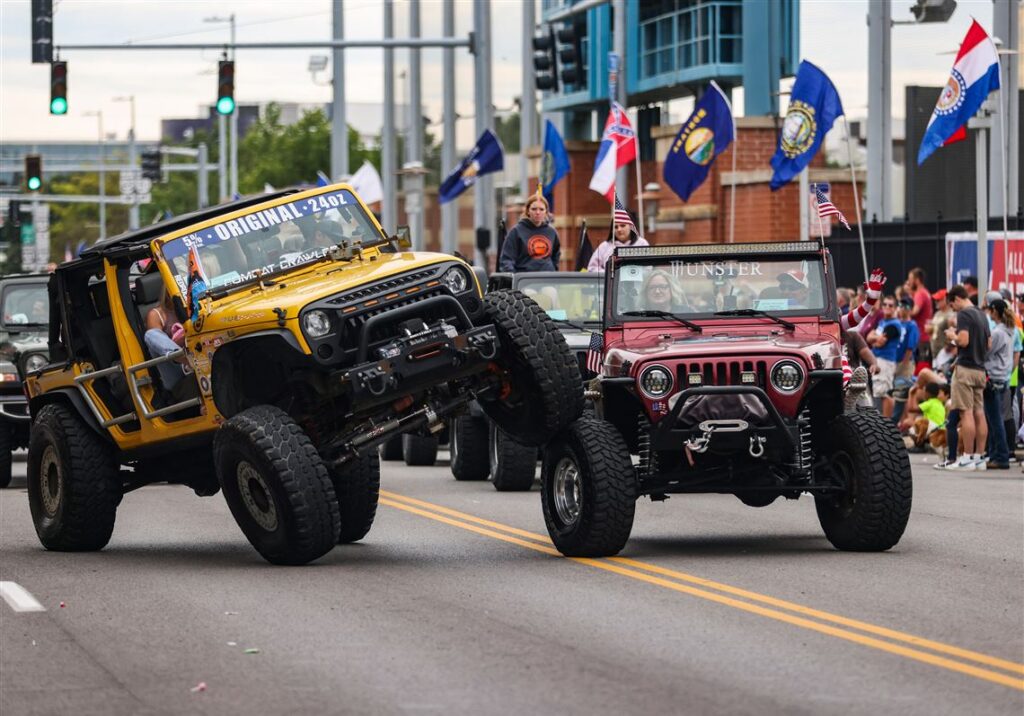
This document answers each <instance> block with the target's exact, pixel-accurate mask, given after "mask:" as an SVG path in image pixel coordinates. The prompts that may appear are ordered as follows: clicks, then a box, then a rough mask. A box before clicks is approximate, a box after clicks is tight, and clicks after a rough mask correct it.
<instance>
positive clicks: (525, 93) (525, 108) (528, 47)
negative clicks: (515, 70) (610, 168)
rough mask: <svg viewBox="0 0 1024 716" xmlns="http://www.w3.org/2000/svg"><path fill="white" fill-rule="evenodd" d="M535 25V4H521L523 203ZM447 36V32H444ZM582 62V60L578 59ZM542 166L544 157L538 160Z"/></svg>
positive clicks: (531, 125) (531, 132)
mask: <svg viewBox="0 0 1024 716" xmlns="http://www.w3.org/2000/svg"><path fill="white" fill-rule="evenodd" d="M534 23H536V3H535V2H534V0H524V2H523V84H522V89H521V90H520V99H519V194H520V195H521V196H522V197H523V200H524V201H525V200H526V198H527V194H529V193H530V162H529V160H528V159H527V158H526V149H527V147H532V146H533V143H534V141H536V137H537V129H536V126H537V101H536V94H535V91H534V88H533V83H534V77H533V75H534V71H533V62H531V61H530V58H531V57H533V29H534V28H533V26H534ZM445 34H448V31H447V30H446V31H445ZM580 60H581V61H582V58H580ZM540 161H541V166H542V167H543V164H544V155H543V154H542V155H541V158H540Z"/></svg>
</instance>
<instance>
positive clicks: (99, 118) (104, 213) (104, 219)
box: [83, 109, 107, 241]
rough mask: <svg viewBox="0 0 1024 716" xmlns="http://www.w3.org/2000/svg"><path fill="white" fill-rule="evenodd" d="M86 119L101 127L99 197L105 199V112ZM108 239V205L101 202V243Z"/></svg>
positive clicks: (97, 112)
mask: <svg viewBox="0 0 1024 716" xmlns="http://www.w3.org/2000/svg"><path fill="white" fill-rule="evenodd" d="M83 116H85V117H95V118H96V121H97V124H98V125H99V145H98V149H99V163H100V166H99V195H100V197H105V196H106V195H107V174H106V171H105V168H104V162H105V159H106V157H105V156H104V155H105V154H106V146H105V145H104V141H103V110H102V109H97V110H95V111H92V112H85V113H84V115H83ZM105 238H107V204H106V202H105V201H102V199H101V201H100V238H99V240H100V241H103V240H104V239H105Z"/></svg>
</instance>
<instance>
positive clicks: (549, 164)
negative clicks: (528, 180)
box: [540, 119, 569, 211]
mask: <svg viewBox="0 0 1024 716" xmlns="http://www.w3.org/2000/svg"><path fill="white" fill-rule="evenodd" d="M540 162H541V165H540V182H541V184H543V185H544V198H545V199H547V202H548V208H550V209H551V211H554V210H555V201H554V196H553V195H552V192H553V191H554V190H555V184H557V183H558V182H559V181H561V180H562V177H564V176H565V175H566V174H568V173H569V154H568V153H567V152H566V151H565V142H563V141H562V135H561V134H559V133H558V130H557V129H555V125H554V124H552V123H551V120H550V119H546V120H544V155H543V156H542V157H541V159H540Z"/></svg>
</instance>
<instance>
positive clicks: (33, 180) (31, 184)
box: [28, 177, 43, 191]
mask: <svg viewBox="0 0 1024 716" xmlns="http://www.w3.org/2000/svg"><path fill="white" fill-rule="evenodd" d="M42 185H43V180H42V179H40V178H39V177H29V178H28V188H29V189H30V190H31V191H39V187H41V186H42Z"/></svg>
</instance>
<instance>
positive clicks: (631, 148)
mask: <svg viewBox="0 0 1024 716" xmlns="http://www.w3.org/2000/svg"><path fill="white" fill-rule="evenodd" d="M634 159H636V132H634V131H633V125H631V124H630V123H629V117H628V116H627V115H626V110H625V109H624V108H623V106H622V105H621V104H619V103H618V102H612V108H611V110H610V111H609V112H608V119H607V120H606V121H605V123H604V134H602V135H601V146H600V147H598V148H597V159H596V160H595V161H594V176H593V178H592V179H591V180H590V188H591V189H593V190H594V191H596V192H597V193H598V194H603V195H604V198H605V199H607V200H608V203H609V204H611V203H612V202H613V201H614V200H615V172H616V171H618V169H619V167H621V166H623V165H624V164H629V163H630V162H631V161H633V160H634Z"/></svg>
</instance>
